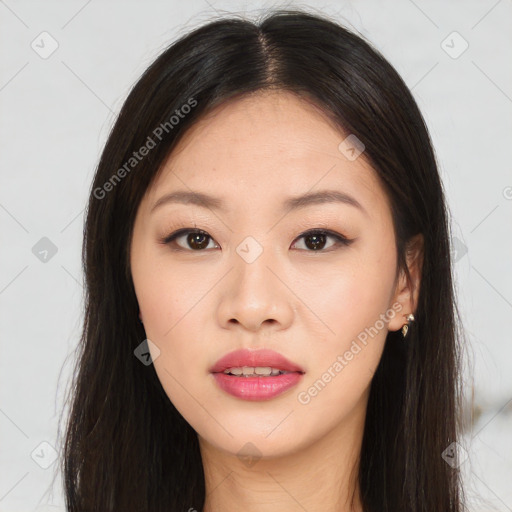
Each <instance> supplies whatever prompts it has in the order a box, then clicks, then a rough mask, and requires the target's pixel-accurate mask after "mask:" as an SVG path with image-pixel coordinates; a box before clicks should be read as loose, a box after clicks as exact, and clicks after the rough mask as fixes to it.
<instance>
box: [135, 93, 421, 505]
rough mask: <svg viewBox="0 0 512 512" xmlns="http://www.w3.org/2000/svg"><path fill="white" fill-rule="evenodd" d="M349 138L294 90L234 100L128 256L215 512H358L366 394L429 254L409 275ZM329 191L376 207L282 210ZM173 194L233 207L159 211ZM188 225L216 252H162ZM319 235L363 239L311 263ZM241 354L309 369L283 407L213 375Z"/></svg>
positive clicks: (172, 170)
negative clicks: (250, 250) (228, 388)
mask: <svg viewBox="0 0 512 512" xmlns="http://www.w3.org/2000/svg"><path fill="white" fill-rule="evenodd" d="M346 136H347V134H343V133H341V131H340V130H339V129H337V128H336V127H335V126H333V125H332V124H331V123H330V122H329V121H328V120H327V118H326V117H325V116H324V115H323V114H322V113H321V112H320V111H319V110H318V109H317V108H316V107H315V106H314V105H312V104H311V103H309V102H306V101H304V100H301V99H299V98H298V97H297V96H295V95H293V94H291V93H288V92H283V91H277V92H276V91H272V92H261V91H260V92H258V93H255V94H252V95H250V96H244V97H241V98H237V99H235V100H232V101H230V102H228V103H225V104H223V105H221V106H220V107H217V108H216V109H215V110H214V111H213V112H212V113H211V114H210V115H208V116H207V117H204V118H203V119H202V120H201V121H199V122H198V123H196V124H195V125H194V126H193V127H192V128H191V129H190V130H189V131H188V132H187V134H186V135H185V137H184V138H183V139H182V140H181V141H180V143H179V145H178V146H177V148H176V149H175V150H174V152H173V153H172V155H170V157H169V158H168V160H167V161H166V162H165V165H164V166H163V167H162V169H161V172H160V173H159V174H158V176H157V178H156V179H155V181H154V182H153V184H152V186H151V188H150V189H148V191H147V194H146V196H145V197H144V199H143V201H142V203H141V204H140V207H139V210H138V213H137V217H136V221H135V226H134V232H133V238H132V242H131V256H130V258H131V268H132V276H133V281H134V285H135V290H136V295H137V299H138V302H139V306H140V316H141V319H142V320H143V322H144V327H145V330H146V335H147V338H148V339H149V340H151V341H152V343H154V346H157V347H158V349H159V351H160V353H159V354H156V351H155V350H154V349H153V350H152V354H153V358H154V365H155V370H156V372H157V374H158V377H159V379H160V382H161V384H162V386H163V389H164V390H165V392H166V394H167V395H168V397H169V399H170V400H171V401H172V402H173V404H174V405H175V407H176V408H177V409H178V411H179V412H180V413H181V414H182V415H183V417H184V418H185V419H186V420H187V421H188V422H189V424H190V425H191V426H192V427H193V428H194V429H195V431H196V432H197V433H198V436H199V443H200V448H201V454H202V458H203V466H204V471H205V483H206V494H207V497H206V503H205V506H204V509H203V510H204V511H205V512H213V511H218V510H223V511H226V512H230V511H235V510H236V511H239V510H245V511H247V512H253V511H254V512H255V511H258V512H261V511H265V512H273V511H279V512H285V511H296V510H302V509H305V510H307V511H308V512H314V511H320V510H322V512H330V511H332V512H334V511H337V512H339V511H349V510H354V511H360V510H362V508H361V504H360V498H359V488H358V486H357V481H356V479H355V475H356V474H357V464H358V457H359V453H360V448H361V441H362V435H363V427H364V421H365V416H366V406H367V401H368V395H369V386H370V384H371V379H372V377H373V375H374V373H375V370H376V368H377V365H378V363H379V360H380V357H381V354H382V351H383V348H384V343H385V339H386V334H387V332H388V330H391V331H396V330H398V329H401V328H402V326H403V325H404V323H406V319H405V318H404V315H406V314H409V313H411V312H414V305H415V304H416V302H417V296H418V292H419V284H420V283H419V276H420V270H421V244H420V245H417V249H414V250H413V251H411V252H410V258H409V260H408V261H409V265H408V266H409V270H410V272H411V281H410V282H407V281H406V279H405V276H404V274H403V273H400V275H399V276H398V277H397V255H396V249H395V237H394V230H393V224H392V217H391V210H390V204H389V202H388V199H387V196H386V195H385V192H384V189H383V188H382V186H381V184H380V182H379V181H378V178H377V175H376V173H375V171H374V170H373V169H372V167H371V166H370V165H369V164H368V162H367V161H366V160H365V159H364V153H363V154H362V156H360V157H359V158H357V159H356V160H353V161H351V160H349V159H347V158H346V156H345V155H344V154H343V153H342V152H340V150H339V149H338V146H339V144H340V142H341V141H342V140H344V139H345V137H346ZM320 189H335V190H338V191H343V192H345V193H347V194H350V195H351V196H352V197H354V198H356V199H357V201H358V202H359V203H360V204H361V205H362V206H363V207H364V210H365V211H364V212H363V211H362V210H360V209H357V208H355V207H353V206H351V205H348V204H343V203H325V204H316V205H310V206H307V207H306V208H303V209H299V210H294V211H289V212H287V213H286V214H284V213H285V212H283V211H282V210H281V208H282V202H283V201H284V200H285V198H288V197H290V196H297V195H301V194H304V193H306V192H310V191H318V190H320ZM176 190H193V191H199V192H204V193H207V194H211V195H215V196H218V197H222V198H223V199H224V200H225V202H226V203H227V209H226V211H220V210H219V211H217V210H214V209H209V208H204V207H200V206H197V205H191V204H187V205H185V204H171V203H169V204H165V205H161V206H160V207H158V208H156V209H155V210H154V211H153V212H151V209H152V207H153V205H154V204H155V202H156V201H157V200H158V199H159V198H161V197H162V196H163V195H165V194H167V193H169V192H172V191H176ZM181 228H190V229H194V228H197V229H201V230H203V231H206V232H207V233H208V235H209V237H211V238H208V237H206V238H204V239H202V240H200V243H203V242H204V246H206V244H207V248H205V249H199V250H198V249H196V250H194V246H193V245H192V246H191V245H190V244H188V243H187V236H186V235H184V236H181V237H180V238H179V239H178V240H175V242H174V243H173V244H170V245H165V244H162V243H160V240H161V239H163V238H165V237H166V236H167V235H169V234H170V233H172V232H174V231H176V230H178V229H181ZM315 228H324V229H330V230H332V231H335V232H337V233H340V234H342V235H344V236H345V237H347V238H349V239H355V240H354V242H352V243H351V244H350V245H346V246H345V245H342V244H338V243H337V242H336V240H335V239H333V238H331V237H327V238H326V239H325V243H324V244H323V245H322V246H321V247H323V248H322V249H320V250H316V251H314V250H312V249H311V248H308V245H306V243H307V241H308V240H309V241H311V239H310V238H307V237H299V235H301V234H302V233H303V232H304V231H306V230H310V229H315ZM247 236H251V237H253V238H254V239H255V240H257V242H258V243H259V244H260V246H261V248H262V249H263V252H262V253H261V254H260V255H259V257H258V258H256V260H255V261H253V262H251V263H248V262H247V261H246V260H244V259H243V258H242V257H241V256H240V255H239V254H238V253H237V251H236V249H237V247H238V246H239V245H240V244H241V242H242V241H244V239H245V238H246V237H247ZM420 242H421V237H420ZM192 244H193V240H192ZM242 245H243V244H242ZM310 246H311V244H310ZM173 247H174V249H175V250H173ZM180 248H181V251H180V250H177V249H180ZM393 304H394V305H395V309H393ZM398 308H400V311H398V312H397V311H396V309H398ZM390 311H392V312H394V313H395V314H394V316H393V317H391V314H390V313H389V312H390ZM386 312H388V315H387V317H386V316H385V318H386V321H385V323H384V327H383V328H381V329H380V330H378V333H377V334H374V335H373V336H372V337H368V341H367V344H366V345H363V344H362V343H358V345H359V346H360V348H361V350H360V351H359V352H358V353H357V354H356V355H354V356H353V358H352V359H351V360H350V361H346V363H347V364H346V366H344V367H343V369H342V370H341V371H338V372H337V373H336V372H334V375H335V376H334V377H332V378H331V380H330V382H328V383H327V384H326V385H325V386H324V387H323V388H322V389H321V390H320V391H318V392H317V394H316V395H315V396H310V401H309V402H308V403H301V402H300V401H299V399H298V395H299V393H300V392H303V395H302V396H304V392H307V390H308V389H310V388H311V386H313V384H314V383H315V381H318V379H320V378H321V377H322V375H323V374H324V373H325V372H326V371H327V369H328V368H329V367H331V368H332V367H333V364H334V363H335V361H336V360H337V357H338V356H340V355H341V356H342V357H343V355H344V354H345V353H346V352H347V350H349V349H350V347H351V345H352V346H354V345H353V342H354V340H357V339H358V335H359V334H360V333H361V332H364V331H365V328H369V327H371V326H375V325H378V324H376V322H377V321H378V320H379V318H382V317H380V316H379V315H385V314H386ZM150 347H151V346H150ZM239 348H270V349H273V350H276V351H278V352H280V353H281V354H283V355H284V356H285V357H287V358H288V359H290V360H291V361H293V362H295V363H297V364H299V365H300V366H301V367H302V368H303V369H304V371H305V372H306V373H305V374H304V376H303V378H302V381H301V383H300V384H299V385H298V386H296V387H294V388H292V389H290V390H288V391H286V392H285V393H283V394H282V395H280V396H278V397H276V398H273V399H271V400H264V401H247V400H242V399H239V398H236V397H233V396H231V395H228V394H227V393H225V392H224V391H222V390H221V389H220V388H219V387H218V386H217V385H216V383H215V381H214V379H213V376H212V375H211V374H210V373H209V371H208V369H209V368H210V367H211V366H212V365H213V364H214V363H215V362H216V361H217V360H218V359H219V358H220V357H222V356H223V355H225V354H226V353H228V352H231V351H232V350H235V349H239ZM331 374H332V369H331ZM247 443H251V444H249V445H248V444H247ZM241 450H242V452H241V453H244V454H245V455H247V456H251V455H252V459H250V458H249V459H247V458H243V457H241V456H239V455H238V454H239V453H240V451H241ZM352 497H353V503H352V505H351V504H350V502H351V499H352ZM192 505H193V504H191V506H192Z"/></svg>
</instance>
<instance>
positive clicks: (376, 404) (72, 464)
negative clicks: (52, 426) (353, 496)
mask: <svg viewBox="0 0 512 512" xmlns="http://www.w3.org/2000/svg"><path fill="white" fill-rule="evenodd" d="M264 89H281V90H286V91H289V92H292V93H295V94H297V95H300V96H301V97H303V98H306V99H308V100H309V101H311V102H314V103H315V104H316V105H317V106H318V107H320V108H321V109H322V111H323V112H325V114H326V115H327V116H328V117H329V118H330V119H331V120H332V122H333V123H335V124H336V126H338V127H339V128H340V129H341V130H343V132H344V133H351V134H355V135H356V136H357V137H358V139H360V140H361V141H363V143H364V145H365V147H366V148H365V153H364V157H365V158H368V161H369V162H370V164H371V165H372V166H373V168H374V169H375V171H376V172H377V174H378V176H379V177H380V179H381V182H382V184H383V186H384V188H385V191H386V193H387V194H388V196H389V199H390V203H391V205H392V215H393V222H394V229H395V237H396V250H397V254H398V268H400V269H403V270H404V271H406V273H407V266H406V264H405V262H406V259H405V256H406V250H407V246H406V242H407V241H408V240H410V239H411V237H413V236H414V235H416V234H418V233H421V234H423V236H424V256H423V269H422V274H421V288H420V293H419V299H418V304H417V310H416V312H415V317H416V320H415V322H414V323H413V324H412V325H411V327H410V330H409V333H408V336H407V341H405V340H404V339H403V338H402V335H401V332H400V331H397V332H389V333H388V336H387V339H386V345H385V349H384V353H383V355H382V359H381V361H380V365H379V367H378V369H377V371H376V373H375V375H374V378H373V381H372V384H371V392H370V397H369V402H368V409H367V418H366V423H365V431H364V437H363V444H362V450H361V456H360V468H359V475H358V478H359V484H360V488H361V495H362V499H363V505H364V510H365V511H368V512H369V511H372V512H376V511H378V512H399V511H408V512H420V511H422V512H427V511H428V512H440V511H442V512H460V511H461V510H462V507H463V505H462V488H461V482H460V481H461V477H460V473H459V470H458V469H457V468H456V467H455V468H453V467H452V466H453V464H448V463H447V462H445V460H444V458H443V456H442V454H443V452H444V450H445V449H446V448H447V447H449V446H450V445H451V443H454V442H456V441H457V439H458V435H459V430H460V425H459V421H458V415H457V412H458V409H459V405H460V400H461V389H460V364H459V343H460V342H458V341H457V340H458V339H459V338H458V336H457V333H458V322H459V323H460V320H458V318H459V315H458V312H457V306H456V302H455V292H454V288H453V284H452V273H451V272H452V271H451V257H450V233H449V230H450V226H449V221H448V210H447V206H446V203H445V199H444V192H443V188H442V184H441V182H440V178H439V173H438V169H437V164H436V159H435V155H434V151H433V149H432V143H431V140H430V136H429V133H428V130H427V128H426V125H425V122H424V120H423V117H422V115H421V113H420V112H419V109H418V107H417V105H416V103H415V101H414V99H413V97H412V95H411V93H410V91H409V90H408V88H407V86H406V85H405V83H404V82H403V80H402V79H401V78H400V76H399V75H398V74H397V72H396V71H395V70H394V68H393V67H392V66H391V65H390V64H389V63H388V62H387V61H386V60H385V59H384V57H383V56H382V55H381V54H380V53H379V52H378V51H376V50H375V49H374V48H373V47H372V46H371V45H370V44H369V43H368V42H366V41H365V40H364V39H363V38H362V37H360V36H359V35H356V34H355V33H353V32H351V31H349V30H347V29H345V28H343V27H342V26H340V25H339V24H337V23H335V22H333V21H330V20H328V19H326V18H324V17H323V16H320V15H318V14H311V13H308V12H306V11H304V10H301V11H299V10H275V11H270V12H267V14H266V15H265V16H264V17H263V18H262V19H261V20H260V21H258V22H257V23H256V22H251V21H249V20H246V19H243V18H241V17H239V16H236V15H232V16H231V17H230V18H225V19H218V20H215V21H213V22H210V23H207V24H205V25H203V26H201V27H199V28H197V29H195V30H193V31H191V32H190V33H189V34H186V35H184V36H183V37H181V38H180V39H179V40H177V41H176V42H174V43H173V44H172V45H170V46H169V47H168V48H167V49H166V50H165V51H164V52H163V53H162V54H161V55H160V56H159V57H158V58H157V59H156V60H155V61H154V62H153V63H152V64H151V65H150V66H149V68H148V69H147V70H146V71H145V72H144V73H143V75H142V76H141V78H140V79H139V80H138V82H137V83H136V85H135V86H134V87H133V89H132V91H131V92H130V94H129V96H128V98H127V99H126V101H125V103H124V104H123V106H122V109H121V112H120V114H119V116H118V118H117V121H116V122H115V124H114V126H113V128H112V131H111V133H110V135H109V138H108V141H107V143H106V145H105V148H104V151H103V153H102V155H101V159H100V161H99V165H98V167H97V170H96V174H95V177H94V182H93V184H92V187H91V191H90V199H89V203H88V207H87V218H86V223H85V229H84V245H83V254H82V258H83V269H84V274H85V284H86V287H85V312H84V314H85V318H84V328H83V333H82V337H81V340H80V344H79V346H78V348H77V359H76V368H75V373H74V379H73V383H72V386H71V387H70V394H71V395H72V400H71V404H70V411H69V417H68V422H67V425H66V432H65V439H64V449H63V455H62V458H61V464H62V469H63V480H64V490H65V498H66V504H67V508H68V510H69V511H70V512H85V511H88V512H90V511H99V512H109V511H116V512H117V511H123V512H129V511H137V512H141V511H150V512H157V511H167V512H169V511H185V510H188V509H190V508H194V509H196V510H198V511H201V510H202V508H203V505H204V500H205V484H204V473H203V466H202V461H201V455H200V451H199V443H198V439H197V434H196V432H195V431H194V430H193V429H192V427H191V426H190V425H189V424H188V423H187V422H186V421H185V420H184V419H183V417H182V416H181V415H180V413H179V412H178V411H177V410H176V409H175V407H174V406H173V404H172V402H171V401H170V400H169V398H168V397H167V395H166V394H165V392H164V390H163V388H162V386H161V384H160V382H159V380H158V377H157V375H156V372H155V370H154V367H153V365H147V366H146V365H144V364H141V361H140V360H139V359H138V358H137V357H135V356H134V350H135V349H136V348H137V347H138V346H139V345H140V343H141V342H142V341H143V340H144V339H145V338H146V336H145V332H144V328H143V325H141V323H140V322H139V319H138V303H137V300H136V295H135V291H134V287H133V282H132V278H131V272H130V265H129V247H130V240H131V233H132V228H133V224H134V219H135V215H136V212H137V208H138V205H139V203H140V201H141V199H142V197H143V196H144V194H145V192H146V191H147V189H148V186H149V185H150V184H151V182H152V180H153V179H154V178H155V176H156V174H157V172H158V171H159V170H160V168H161V166H162V163H163V162H164V160H165V158H166V157H167V156H168V155H169V154H170V152H171V151H172V150H173V148H174V147H175V145H176V144H177V142H178V141H179V140H180V138H181V137H182V136H183V134H184V133H185V132H186V131H187V129H188V128H189V127H191V126H192V125H193V124H194V123H195V122H196V121H198V120H199V119H200V118H201V116H203V115H205V114H206V113H207V112H209V111H210V110H211V109H213V108H214V107H215V106H217V105H219V104H221V103H223V102H225V101H226V100H228V99H232V98H234V97H235V96H240V95H243V94H246V93H250V92H253V91H258V90H264ZM143 146H145V147H146V148H147V149H148V151H146V152H145V153H146V154H145V156H142V155H141V148H142V147H143ZM134 153H137V155H138V156H134ZM139 157H140V158H139ZM123 169H124V171H123Z"/></svg>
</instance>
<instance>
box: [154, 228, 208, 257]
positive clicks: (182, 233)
mask: <svg viewBox="0 0 512 512" xmlns="http://www.w3.org/2000/svg"><path fill="white" fill-rule="evenodd" d="M181 239H184V242H183V244H186V245H181V244H179V243H178V240H181ZM208 240H212V241H213V238H212V237H211V236H210V235H209V234H208V233H206V231H202V230H200V229H186V228H185V229H180V230H178V231H175V232H174V233H171V234H170V235H169V236H167V237H165V238H164V239H163V240H161V243H163V244H165V245H171V244H175V245H177V246H178V248H177V249H176V250H177V251H179V250H190V249H191V250H192V251H197V252H199V251H202V250H204V249H206V248H208V245H209V243H208Z"/></svg>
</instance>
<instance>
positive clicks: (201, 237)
mask: <svg viewBox="0 0 512 512" xmlns="http://www.w3.org/2000/svg"><path fill="white" fill-rule="evenodd" d="M299 239H304V242H303V244H304V247H305V248H299V249H300V250H306V251H307V252H317V251H318V252H330V249H332V248H333V247H334V248H335V249H336V247H339V246H340V245H345V246H346V245H350V244H351V243H352V242H353V241H354V240H350V239H348V238H346V237H345V236H343V235H341V234H340V233H336V232H335V231H330V230H325V229H312V230H309V231H306V232H304V233H302V234H301V235H300V236H299V237H297V239H296V240H299ZM329 239H331V240H332V243H331V244H330V245H328V246H327V249H329V250H325V249H326V243H327V241H328V240H329ZM210 241H211V242H213V238H212V237H211V236H210V235H209V234H208V233H207V232H206V231H202V230H200V229H188V228H184V229H179V230H178V231H175V232H174V233H171V234H170V235H168V236H166V237H165V238H163V239H162V240H161V241H160V242H161V243H162V244H164V245H175V246H177V248H175V249H174V250H177V251H180V250H184V251H187V250H188V251H190V250H191V251H195V252H201V251H204V250H205V249H208V248H210V249H212V248H218V247H219V246H218V244H215V247H208V246H209V245H210ZM294 245H297V243H294V244H292V247H293V246H294Z"/></svg>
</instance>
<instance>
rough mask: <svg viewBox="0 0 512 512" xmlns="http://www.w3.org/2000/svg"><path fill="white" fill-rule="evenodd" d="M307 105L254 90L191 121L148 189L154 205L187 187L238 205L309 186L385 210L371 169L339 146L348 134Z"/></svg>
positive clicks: (283, 94)
mask: <svg viewBox="0 0 512 512" xmlns="http://www.w3.org/2000/svg"><path fill="white" fill-rule="evenodd" d="M348 135H349V134H348V133H345V132H343V131H342V130H341V129H340V128H339V127H337V126H335V125H334V123H333V122H332V121H330V120H329V119H328V118H327V116H326V115H325V114H324V113H323V112H322V111H321V110H320V109H319V108H318V107H317V106H316V105H314V104H313V103H311V102H309V101H307V100H305V99H303V98H299V97H298V96H297V95H295V94H293V93H289V92H285V91H272V92H269V91H264V92H262V91H259V92H257V93H254V94H250V95H244V96H242V97H239V98H237V99H234V100H231V101H228V102H226V103H223V104H222V105H219V106H218V107H216V108H215V109H213V110H212V111H211V112H209V113H208V114H207V115H205V116H203V118H201V120H199V121H198V122H197V123H195V124H194V125H193V126H192V127H191V128H190V129H189V130H188V131H187V133H186V134H185V135H184V136H183V138H182V139H181V140H180V142H179V144H178V145H177V146H176V148H175V149H174V150H173V152H172V154H171V155H170V156H169V157H168V158H167V160H166V162H165V163H164V165H163V167H162V169H161V170H160V172H159V174H158V176H157V177H156V179H155V181H154V183H153V185H152V187H151V189H150V190H149V191H148V194H147V195H148V196H149V200H150V201H152V202H154V201H155V200H157V199H158V197H159V196H160V195H162V194H163V193H167V192H170V191H172V190H173V189H177V188H179V189H183V188H185V189H191V190H197V191H201V192H206V193H211V194H214V195H216V196H222V197H228V198H230V199H232V200H239V201H241V202H242V203H243V202H246V201H247V198H248V197H256V196H260V197H261V196H265V198H266V203H271V202H272V201H273V198H274V197H275V198H276V200H278V198H282V196H287V197H288V196H298V195H301V194H304V193H305V192H308V191H313V190H315V189H325V188H329V189H333V188H334V189H337V190H340V191H343V192H346V193H347V194H351V195H353V196H356V197H357V199H358V200H359V201H360V202H361V203H364V204H365V208H366V205H368V209H371V208H372V207H373V208H379V206H380V207H381V208H386V207H388V206H389V205H388V203H387V198H386V197H385V194H384V190H383V188H382V186H381V184H380V181H379V179H378V177H377V174H376V172H375V170H374V169H373V168H372V167H371V165H370V164H369V163H368V161H367V160H366V159H365V158H364V153H363V154H362V155H361V156H360V157H359V158H356V159H355V160H350V159H349V158H347V156H346V154H345V153H344V152H343V151H341V150H340V143H342V142H343V141H344V140H345V139H346V138H347V136H348Z"/></svg>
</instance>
